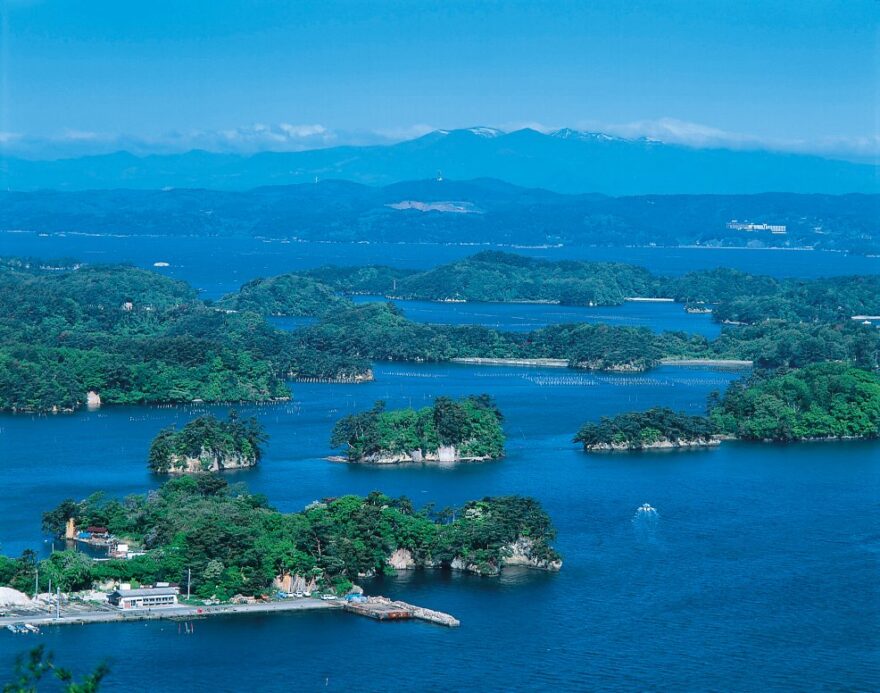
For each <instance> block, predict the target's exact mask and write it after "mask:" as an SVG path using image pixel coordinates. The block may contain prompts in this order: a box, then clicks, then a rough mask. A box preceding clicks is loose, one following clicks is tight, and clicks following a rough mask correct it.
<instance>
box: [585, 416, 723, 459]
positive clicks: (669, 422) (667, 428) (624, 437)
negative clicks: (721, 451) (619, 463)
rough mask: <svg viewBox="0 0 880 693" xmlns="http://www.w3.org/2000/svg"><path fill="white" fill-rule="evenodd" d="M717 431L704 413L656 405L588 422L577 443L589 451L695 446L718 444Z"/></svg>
mask: <svg viewBox="0 0 880 693" xmlns="http://www.w3.org/2000/svg"><path fill="white" fill-rule="evenodd" d="M717 432H718V429H717V428H716V426H715V424H714V423H713V422H712V421H710V420H709V419H708V418H706V417H704V416H689V415H688V414H685V413H683V412H675V411H673V410H671V409H667V408H665V407H655V408H653V409H649V410H647V411H644V412H627V413H625V414H619V415H618V416H614V417H607V416H603V417H602V418H601V419H600V420H599V422H598V423H586V424H584V425H583V426H582V427H581V429H580V430H579V431H578V432H577V435H576V436H575V438H574V442H576V443H582V444H583V446H584V450H586V451H588V452H598V451H614V450H650V449H673V448H695V447H708V446H711V445H718V443H719V442H721V441H720V438H719V437H718V435H717Z"/></svg>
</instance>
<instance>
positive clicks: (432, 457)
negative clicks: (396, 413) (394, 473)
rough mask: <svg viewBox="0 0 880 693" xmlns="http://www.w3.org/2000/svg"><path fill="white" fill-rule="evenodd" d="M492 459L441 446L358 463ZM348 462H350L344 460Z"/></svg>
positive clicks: (372, 456)
mask: <svg viewBox="0 0 880 693" xmlns="http://www.w3.org/2000/svg"><path fill="white" fill-rule="evenodd" d="M489 459H492V458H491V457H489V456H482V457H476V456H467V457H462V456H461V451H460V450H459V449H458V448H457V447H455V446H454V445H441V446H440V447H438V448H437V449H436V450H409V451H407V452H396V453H382V454H377V455H368V456H367V457H364V458H363V459H360V460H355V462H358V463H363V462H365V463H367V464H400V463H402V462H442V463H450V462H480V461H483V460H489ZM346 461H350V460H346Z"/></svg>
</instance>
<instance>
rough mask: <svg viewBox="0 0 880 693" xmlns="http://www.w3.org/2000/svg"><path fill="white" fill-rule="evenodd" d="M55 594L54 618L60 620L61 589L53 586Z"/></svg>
mask: <svg viewBox="0 0 880 693" xmlns="http://www.w3.org/2000/svg"><path fill="white" fill-rule="evenodd" d="M55 589H56V590H57V593H56V595H55V618H61V588H60V587H58V586H57V585H56V586H55Z"/></svg>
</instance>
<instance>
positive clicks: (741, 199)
mask: <svg viewBox="0 0 880 693" xmlns="http://www.w3.org/2000/svg"><path fill="white" fill-rule="evenodd" d="M878 219H880V195H865V194H849V195H819V194H813V195H801V194H792V193H763V194H760V195H648V196H632V197H609V196H605V195H596V194H587V195H564V194H560V193H554V192H550V191H547V190H541V189H533V188H522V187H518V186H515V185H511V184H510V183H505V182H502V181H498V180H493V179H478V180H472V181H453V180H442V181H439V180H436V179H429V180H421V181H411V182H404V183H394V184H392V185H387V186H383V187H373V186H366V185H361V184H358V183H351V182H346V181H322V182H318V183H317V184H316V183H306V184H301V185H289V186H272V187H264V188H256V189H254V190H249V191H244V192H238V191H221V190H203V189H173V190H166V191H160V190H90V191H50V190H43V191H37V192H0V230H25V231H32V232H46V233H60V232H79V233H99V234H101V233H104V234H123V235H142V234H159V235H187V236H192V235H202V236H261V237H274V238H299V239H308V240H333V241H372V242H378V241H386V242H411V243H416V242H434V243H487V244H510V245H543V244H564V245H647V244H652V243H654V244H657V245H682V244H701V245H726V246H753V247H764V246H787V247H816V248H823V249H834V250H846V251H853V252H862V253H876V252H878V251H880V233H878V228H877V220H878ZM734 220H736V222H737V224H739V226H738V225H737V224H731V222H733V221H734ZM748 224H751V226H748ZM764 225H767V227H764ZM770 226H773V227H778V226H785V229H784V233H783V232H782V230H781V229H778V228H775V229H771V228H769V227H770ZM774 231H775V232H774ZM0 247H2V246H0Z"/></svg>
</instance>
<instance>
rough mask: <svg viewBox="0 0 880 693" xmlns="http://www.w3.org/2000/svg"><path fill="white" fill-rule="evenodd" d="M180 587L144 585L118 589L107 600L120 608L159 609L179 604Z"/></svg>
mask: <svg viewBox="0 0 880 693" xmlns="http://www.w3.org/2000/svg"><path fill="white" fill-rule="evenodd" d="M179 594H180V588H178V587H171V586H169V587H143V588H141V589H118V590H116V591H115V592H113V593H112V594H110V596H109V597H107V601H108V602H110V603H111V604H112V605H113V606H117V607H119V608H120V609H157V608H161V607H168V606H177V596H178V595H179Z"/></svg>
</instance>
